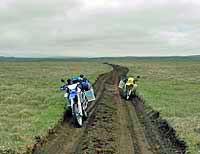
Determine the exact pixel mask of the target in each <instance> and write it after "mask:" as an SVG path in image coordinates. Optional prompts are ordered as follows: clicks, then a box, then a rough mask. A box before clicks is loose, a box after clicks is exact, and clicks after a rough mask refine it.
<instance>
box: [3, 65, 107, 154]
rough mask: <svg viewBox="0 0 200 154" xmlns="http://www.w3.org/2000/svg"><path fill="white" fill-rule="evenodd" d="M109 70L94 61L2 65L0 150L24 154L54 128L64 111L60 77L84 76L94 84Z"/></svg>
mask: <svg viewBox="0 0 200 154" xmlns="http://www.w3.org/2000/svg"><path fill="white" fill-rule="evenodd" d="M109 70H111V68H110V67H109V66H107V65H103V64H100V63H95V62H9V63H8V62H1V63H0V72H1V73H0V149H7V148H9V149H12V150H15V151H17V152H23V151H25V150H26V147H27V146H30V145H32V144H34V137H35V136H43V135H45V134H46V133H47V130H48V129H50V128H53V127H54V126H55V124H56V123H57V122H58V120H59V119H60V118H61V116H62V113H63V111H64V108H63V107H64V100H63V93H61V92H60V91H59V90H58V88H59V87H60V86H61V85H62V83H60V79H61V78H67V77H71V76H77V75H79V74H80V73H83V74H85V75H86V76H87V77H88V79H89V80H90V81H91V82H94V81H95V79H96V77H97V76H98V75H99V74H101V73H104V72H107V71H109Z"/></svg>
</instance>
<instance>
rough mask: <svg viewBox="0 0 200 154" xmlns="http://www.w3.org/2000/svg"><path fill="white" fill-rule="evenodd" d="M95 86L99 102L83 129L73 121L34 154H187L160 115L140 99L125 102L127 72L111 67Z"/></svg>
mask: <svg viewBox="0 0 200 154" xmlns="http://www.w3.org/2000/svg"><path fill="white" fill-rule="evenodd" d="M112 66H113V70H112V71H111V72H108V73H105V74H102V75H100V76H99V77H98V79H97V80H96V82H95V84H94V89H95V93H96V98H97V99H96V101H95V102H93V103H92V104H90V106H89V108H88V112H89V113H90V114H89V117H88V120H87V121H85V123H84V126H83V127H82V128H74V127H73V124H72V120H71V118H70V117H69V116H68V115H67V114H65V118H63V119H64V121H63V122H62V123H61V124H59V125H58V126H57V128H55V130H54V131H53V132H54V133H52V134H50V135H49V136H48V137H47V138H46V139H45V141H44V140H43V141H42V140H41V141H39V142H38V144H36V146H35V148H34V149H33V152H32V153H33V154H184V153H186V144H185V142H184V141H181V140H179V139H178V138H177V137H176V132H175V130H174V129H173V128H171V127H170V126H169V125H168V123H167V122H166V121H165V120H162V119H161V118H160V117H159V113H158V112H154V111H153V110H152V109H150V108H146V107H145V106H144V103H143V102H142V101H141V99H140V98H138V97H135V98H132V100H131V101H125V100H124V99H122V98H121V96H120V92H119V89H118V83H119V80H120V78H121V77H122V76H124V75H126V74H127V73H128V69H127V68H125V67H121V66H118V65H112Z"/></svg>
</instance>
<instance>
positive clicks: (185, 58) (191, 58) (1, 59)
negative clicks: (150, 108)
mask: <svg viewBox="0 0 200 154" xmlns="http://www.w3.org/2000/svg"><path fill="white" fill-rule="evenodd" d="M112 60H117V61H132V60H135V61H138V60H139V61H199V62H200V55H194V56H169V57H97V58H81V57H77V58H76V57H51V58H16V57H3V56H0V62H33V61H36V62H38V61H100V62H105V61H108V62H109V61H112Z"/></svg>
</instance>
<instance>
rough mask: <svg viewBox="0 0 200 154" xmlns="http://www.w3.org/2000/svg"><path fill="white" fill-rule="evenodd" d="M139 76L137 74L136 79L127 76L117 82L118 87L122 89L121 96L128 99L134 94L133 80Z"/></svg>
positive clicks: (135, 86)
mask: <svg viewBox="0 0 200 154" xmlns="http://www.w3.org/2000/svg"><path fill="white" fill-rule="evenodd" d="M138 78H139V76H137V79H134V78H133V77H129V78H128V79H125V80H121V81H120V83H119V88H120V89H122V91H123V96H124V98H125V99H126V100H129V99H130V98H131V97H132V96H135V93H136V88H137V84H136V83H135V81H137V80H138Z"/></svg>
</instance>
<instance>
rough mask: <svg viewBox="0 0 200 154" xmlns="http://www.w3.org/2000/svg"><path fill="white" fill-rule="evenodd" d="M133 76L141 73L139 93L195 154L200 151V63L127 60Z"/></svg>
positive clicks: (125, 63) (126, 63) (122, 63)
mask: <svg viewBox="0 0 200 154" xmlns="http://www.w3.org/2000/svg"><path fill="white" fill-rule="evenodd" d="M117 64H121V65H124V66H127V67H128V68H129V69H130V73H129V74H131V75H135V76H136V75H140V76H141V79H140V81H139V83H138V85H139V92H140V95H142V96H143V98H144V99H145V102H146V103H147V104H148V105H150V106H151V107H153V109H155V110H157V111H159V112H160V113H161V116H162V117H163V118H165V119H167V120H168V121H169V123H170V124H171V125H172V126H173V127H174V128H175V129H176V130H177V133H178V135H179V136H180V137H181V138H183V139H185V141H186V142H187V144H188V145H189V151H190V153H192V154H198V152H199V153H200V62H193V61H189V60H187V61H179V62H176V61H164V62H162V61H150V60H146V61H127V62H117Z"/></svg>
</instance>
